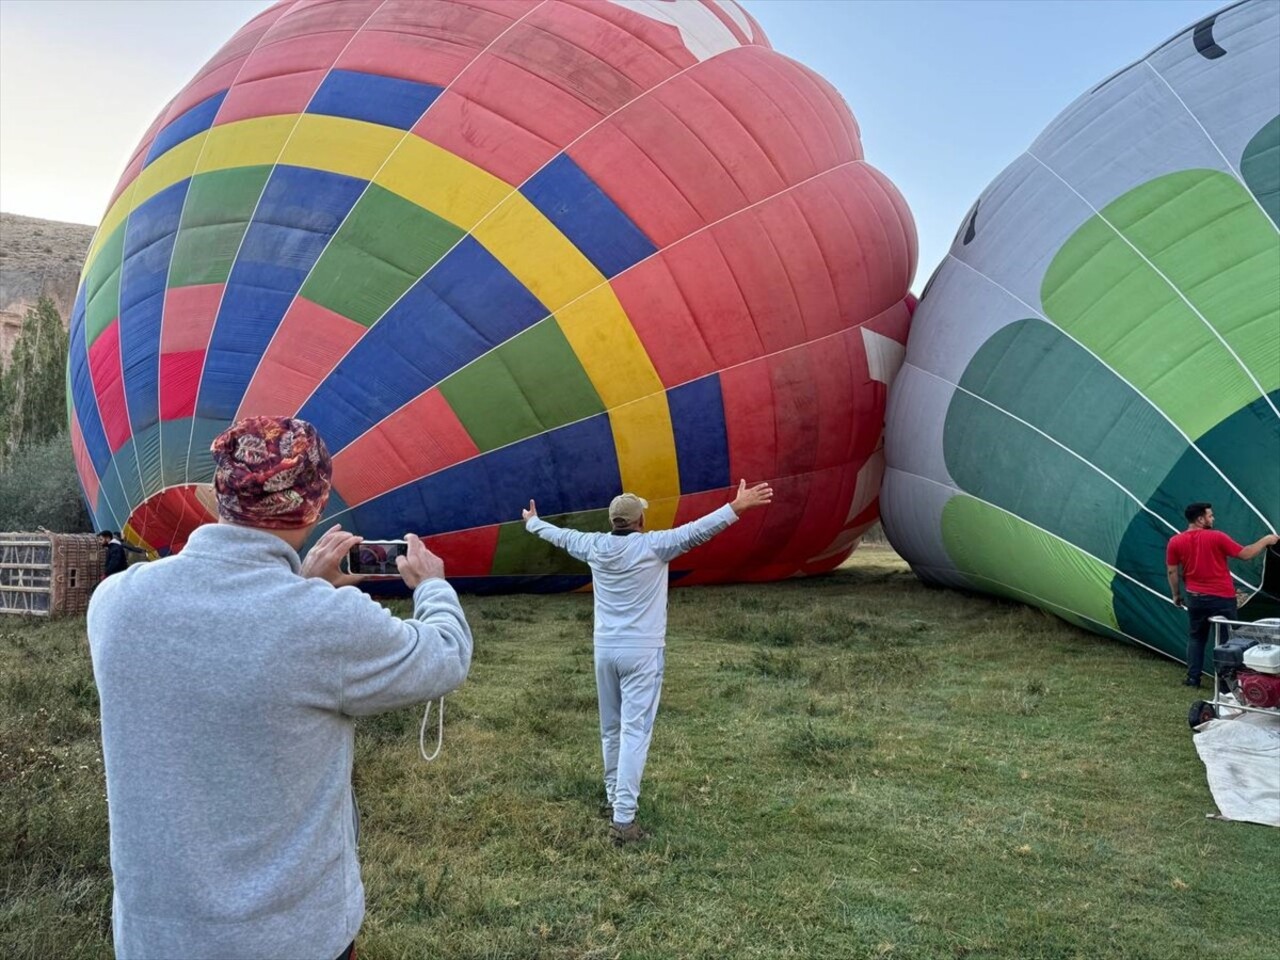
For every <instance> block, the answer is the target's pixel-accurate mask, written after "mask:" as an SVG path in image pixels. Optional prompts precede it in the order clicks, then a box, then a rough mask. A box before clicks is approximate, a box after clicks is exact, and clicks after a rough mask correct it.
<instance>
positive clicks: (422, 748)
mask: <svg viewBox="0 0 1280 960" xmlns="http://www.w3.org/2000/svg"><path fill="white" fill-rule="evenodd" d="M434 702H435V701H434V700H428V701H427V709H426V710H424V711H422V726H421V727H419V728H418V752H419V753H421V754H422V759H423V760H425V761H427V763H430V762H431V761H432V760H434V759H435V758H436V757H438V756H440V751H441V750H442V749H443V748H444V697H441V698H440V710H439V714H440V727H439V730H438V731H437V732H436V749H435V752H434V753H433V754H431V756H429V757H428V756H427V743H426V740H427V719H428V718H429V717H430V716H431V704H433V703H434Z"/></svg>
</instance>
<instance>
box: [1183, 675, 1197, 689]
mask: <svg viewBox="0 0 1280 960" xmlns="http://www.w3.org/2000/svg"><path fill="white" fill-rule="evenodd" d="M1182 685H1183V686H1184V687H1195V688H1196V689H1197V690H1199V689H1200V681H1199V680H1192V679H1191V678H1190V677H1187V679H1185V680H1183V681H1182Z"/></svg>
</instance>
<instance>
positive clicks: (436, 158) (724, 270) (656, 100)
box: [70, 0, 915, 588]
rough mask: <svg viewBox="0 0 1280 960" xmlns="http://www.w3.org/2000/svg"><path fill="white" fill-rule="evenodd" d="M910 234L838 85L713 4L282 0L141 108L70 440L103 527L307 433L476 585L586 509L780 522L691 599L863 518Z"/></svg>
mask: <svg viewBox="0 0 1280 960" xmlns="http://www.w3.org/2000/svg"><path fill="white" fill-rule="evenodd" d="M914 266H915V234H914V228H913V225H912V222H911V218H910V214H909V212H908V210H907V208H906V205H905V203H904V202H903V200H902V198H901V196H900V195H899V194H898V193H897V191H896V190H895V189H894V188H893V186H892V185H891V184H890V183H889V182H888V181H887V180H886V178H885V177H884V176H883V175H881V174H880V173H879V172H877V171H876V170H875V169H874V168H872V167H871V166H869V165H868V164H867V163H866V162H865V161H864V160H863V158H862V149H861V146H860V143H859V135H858V128H857V125H856V124H855V122H854V120H853V117H852V116H851V115H850V114H849V111H848V109H847V107H846V106H845V105H844V103H843V101H842V100H841V99H840V97H839V95H838V94H837V93H836V92H835V91H834V90H833V89H832V87H831V86H830V85H829V84H827V83H826V82H825V81H823V80H822V79H821V78H820V77H818V76H816V75H815V74H813V73H812V72H811V71H809V70H807V69H805V68H804V67H802V66H800V65H799V64H796V63H794V62H793V61H790V60H788V59H786V58H785V57H783V56H781V55H779V54H777V53H775V52H774V51H773V50H772V49H770V47H769V45H768V41H767V40H766V39H765V37H764V35H763V33H762V32H761V30H760V28H759V26H758V25H757V24H756V23H755V22H754V21H753V20H752V19H751V18H750V17H749V16H747V15H746V14H745V13H744V12H743V11H742V10H741V8H739V7H738V5H737V4H736V3H733V2H731V0H679V2H676V3H670V2H642V0H614V2H600V0H545V2H537V0H502V2H486V0H340V2H335V0H328V2H326V0H285V2H282V3H279V4H277V5H276V6H274V7H272V8H270V9H269V10H267V11H266V12H265V13H263V14H262V15H261V16H259V17H257V18H256V19H254V20H253V21H252V22H250V23H249V24H248V25H247V26H246V27H245V28H244V29H243V30H241V31H240V33H238V34H237V35H236V36H235V37H234V38H232V40H231V41H230V42H229V43H228V44H227V45H226V46H225V47H224V48H223V49H222V50H221V51H220V52H219V53H218V54H217V55H216V56H215V57H214V58H213V59H212V60H211V61H210V62H209V63H208V64H207V65H206V66H205V67H204V68H203V69H202V70H201V71H200V72H199V73H198V74H197V75H196V77H195V79H194V80H192V82H191V83H190V84H189V85H188V86H187V87H186V89H184V90H183V91H182V92H181V93H179V94H178V96H177V97H176V98H175V99H174V100H173V101H172V102H171V103H170V104H169V106H167V107H166V108H165V109H164V110H162V111H161V113H160V116H159V117H158V118H157V119H156V121H155V123H154V124H153V126H152V129H151V130H150V131H149V132H148V133H147V134H146V136H145V137H143V140H142V143H141V145H140V146H139V147H138V150H137V152H136V154H135V155H134V157H133V160H132V161H131V162H130V164H129V166H128V168H127V169H126V171H125V173H124V176H123V177H122V179H121V181H120V185H119V187H117V189H116V193H115V195H114V196H113V197H112V199H111V202H110V208H109V210H108V212H107V214H106V217H105V218H104V220H103V222H102V225H101V226H100V228H99V230H98V234H97V236H96V237H95V239H94V242H93V245H92V247H91V249H90V252H89V256H88V261H87V264H86V267H85V272H84V277H83V282H82V285H81V289H80V292H79V298H78V302H77V304H76V307H75V313H74V317H73V321H72V343H73V346H72V351H71V360H70V382H71V395H72V405H71V406H72V409H71V420H72V435H73V442H74V445H75V451H76V459H77V463H78V466H79V471H80V476H81V479H82V482H83V485H84V491H85V496H86V499H87V500H88V503H89V506H90V509H91V511H92V512H93V515H94V517H95V520H96V522H97V524H98V526H99V527H111V528H115V529H127V530H129V531H131V533H132V534H133V535H134V536H135V538H136V539H139V540H141V541H143V542H145V543H147V544H148V545H150V546H153V547H156V548H158V549H160V550H161V551H162V552H163V551H167V550H171V549H179V548H180V547H181V545H182V544H183V543H184V542H185V539H186V537H187V535H188V534H189V533H190V531H191V530H192V529H193V528H194V527H195V526H196V525H198V524H200V523H203V522H206V521H208V520H209V519H211V516H210V512H209V509H208V501H207V497H205V496H202V491H203V488H202V486H201V484H204V483H207V482H208V481H209V480H210V478H211V475H212V464H211V460H210V457H209V455H208V452H207V451H208V447H209V442H210V440H211V439H212V437H213V436H215V435H216V434H217V433H218V432H219V431H220V430H221V429H223V428H224V427H225V426H226V425H227V424H228V423H230V422H232V421H233V420H235V419H237V418H238V417H243V416H247V415H250V414H260V413H274V414H295V415H299V416H302V417H303V418H305V419H307V420H310V421H312V422H313V423H315V424H316V426H317V427H318V428H319V430H320V431H321V433H322V434H323V436H324V437H325V438H326V439H327V441H328V444H329V446H330V448H331V450H332V452H333V453H334V463H335V488H334V496H333V499H332V501H331V504H330V507H329V511H328V514H327V516H328V519H330V520H332V521H338V522H341V523H342V524H343V525H344V526H345V527H347V528H348V529H355V530H357V531H358V532H360V533H362V534H363V535H364V536H366V537H369V538H389V537H397V536H400V535H402V534H403V533H404V532H405V531H407V530H413V531H420V532H424V533H426V534H430V535H432V537H433V538H434V539H433V543H434V546H435V547H436V548H437V549H438V550H440V551H441V552H442V553H443V554H444V555H445V556H446V557H447V559H448V561H449V571H450V574H451V576H457V577H460V578H472V579H471V580H470V581H469V583H464V584H463V585H470V586H483V587H494V586H497V587H525V588H529V587H537V588H562V587H568V586H574V585H577V584H580V583H583V582H585V579H586V578H585V575H584V574H585V569H584V568H582V567H580V566H577V565H576V563H575V562H574V561H572V560H566V558H564V557H563V556H562V555H560V554H558V553H553V552H551V551H550V550H546V549H544V548H543V545H542V544H541V542H540V541H538V540H537V539H536V538H534V537H530V536H528V535H527V534H525V533H524V531H523V529H522V528H521V526H520V523H519V515H520V508H521V507H522V506H523V505H525V504H526V503H527V501H528V498H529V497H531V496H532V497H536V498H537V500H538V504H539V508H540V510H541V512H543V513H544V514H547V515H558V516H559V518H560V522H562V523H568V524H569V525H577V526H581V527H596V528H599V527H601V526H603V525H604V511H605V510H606V508H607V505H608V502H609V500H610V499H611V498H612V497H613V496H614V495H615V494H617V493H618V492H620V491H621V490H623V489H627V490H632V491H635V492H637V493H640V494H641V495H643V496H645V497H646V498H647V499H648V500H649V502H650V504H651V505H652V506H651V511H650V518H649V519H650V524H651V525H652V526H658V527H661V526H668V525H670V524H673V523H679V522H683V521H685V520H688V519H691V518H693V517H694V516H696V515H699V514H701V513H702V512H704V511H706V510H708V509H710V508H711V507H713V506H714V505H717V504H719V503H722V502H724V500H725V496H726V493H727V488H728V487H730V486H731V485H732V484H734V483H736V480H737V479H738V478H740V477H748V478H751V479H753V480H771V481H772V482H773V483H774V484H775V486H777V488H778V490H779V497H778V500H777V501H776V503H775V505H774V506H773V507H772V508H770V510H768V511H761V512H760V514H759V516H758V519H757V518H756V516H755V515H753V516H751V517H748V519H747V520H746V521H744V522H743V523H742V524H740V525H738V527H736V528H735V529H734V531H732V532H731V533H730V534H727V535H725V536H724V537H721V538H719V539H717V540H716V541H715V542H714V543H713V544H710V545H708V546H707V547H705V548H703V549H702V550H701V551H700V552H699V553H696V554H690V555H689V557H688V558H686V560H687V563H686V567H685V570H686V573H688V574H689V575H688V576H687V577H686V580H687V581H688V582H697V581H710V580H725V579H766V578H773V577H781V576H788V575H791V574H794V573H797V572H804V571H817V570H824V569H828V568H830V567H833V566H835V565H836V564H838V563H839V562H840V561H841V560H843V559H844V558H845V557H846V556H847V555H848V553H849V551H850V550H851V549H852V547H853V546H854V544H855V543H856V540H857V538H858V536H859V535H860V534H861V532H862V531H863V530H864V529H865V528H866V527H867V526H869V525H870V524H871V523H872V522H873V521H874V520H875V518H876V514H877V499H876V498H877V495H878V491H879V479H880V474H881V472H882V466H881V465H882V458H881V454H880V440H881V435H882V420H883V411H884V403H885V391H886V384H887V381H888V380H889V378H890V377H891V375H892V373H893V372H894V371H895V370H896V367H897V364H898V362H899V361H900V359H901V356H902V352H903V346H902V344H903V343H904V342H905V338H906V330H907V324H908V316H909V307H908V303H907V289H908V285H909V283H910V281H911V277H912V274H913V271H914Z"/></svg>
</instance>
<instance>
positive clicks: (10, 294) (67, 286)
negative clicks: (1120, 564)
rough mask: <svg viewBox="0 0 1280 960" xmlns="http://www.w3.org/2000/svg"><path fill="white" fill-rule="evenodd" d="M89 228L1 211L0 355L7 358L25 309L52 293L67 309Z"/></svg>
mask: <svg viewBox="0 0 1280 960" xmlns="http://www.w3.org/2000/svg"><path fill="white" fill-rule="evenodd" d="M93 230H94V228H93V227H90V226H86V225H84V224H80V223H62V222H59V221H57V220H39V219H37V218H35V217H22V216H18V215H17V214H14V213H0V359H3V360H8V358H9V352H10V351H11V350H12V349H13V341H14V340H15V339H16V338H17V336H18V330H19V328H20V327H21V326H22V318H23V316H24V315H25V314H26V312H27V308H28V307H31V306H34V305H35V302H36V300H38V299H39V298H40V297H42V296H47V297H50V298H51V299H52V300H53V302H54V303H55V304H56V305H57V307H58V312H59V313H60V314H62V320H63V323H66V320H67V317H68V316H70V314H71V307H72V304H73V303H74V302H75V298H76V286H77V284H78V282H79V279H80V267H81V265H82V264H83V263H84V257H85V254H86V253H87V252H88V250H89V242H90V241H91V240H92V239H93Z"/></svg>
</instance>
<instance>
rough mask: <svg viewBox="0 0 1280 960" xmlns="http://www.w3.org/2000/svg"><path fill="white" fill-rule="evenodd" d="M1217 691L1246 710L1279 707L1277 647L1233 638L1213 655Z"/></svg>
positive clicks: (1279, 666) (1279, 689) (1279, 654)
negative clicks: (1229, 694) (1226, 692)
mask: <svg viewBox="0 0 1280 960" xmlns="http://www.w3.org/2000/svg"><path fill="white" fill-rule="evenodd" d="M1213 666H1214V669H1215V670H1216V672H1217V674H1218V684H1219V689H1221V690H1223V691H1224V692H1225V691H1230V692H1231V694H1232V695H1234V696H1235V698H1236V702H1238V703H1240V704H1241V705H1242V706H1248V707H1280V646H1277V645H1276V644H1270V643H1259V642H1258V641H1257V640H1248V639H1245V638H1243V637H1233V638H1232V639H1230V640H1228V641H1227V642H1226V643H1224V644H1222V645H1221V646H1219V647H1217V648H1216V649H1215V650H1214V651H1213Z"/></svg>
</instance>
